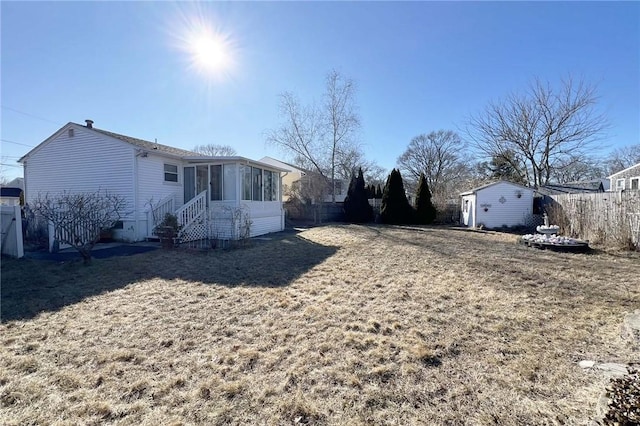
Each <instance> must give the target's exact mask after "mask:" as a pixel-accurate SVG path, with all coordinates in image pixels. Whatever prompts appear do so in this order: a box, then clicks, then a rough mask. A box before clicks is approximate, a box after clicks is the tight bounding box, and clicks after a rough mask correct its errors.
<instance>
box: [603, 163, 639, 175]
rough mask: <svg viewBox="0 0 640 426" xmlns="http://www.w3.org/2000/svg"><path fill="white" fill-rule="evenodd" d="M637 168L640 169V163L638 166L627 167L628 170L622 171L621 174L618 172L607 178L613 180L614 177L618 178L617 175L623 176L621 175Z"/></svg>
mask: <svg viewBox="0 0 640 426" xmlns="http://www.w3.org/2000/svg"><path fill="white" fill-rule="evenodd" d="M636 167H639V168H640V163H638V164H634V165H633V166H631V167H627V168H626V169H624V170H620V171H619V172H616V173H614V174H612V175H610V176H607V177H608V178H609V179H611V178H612V177H614V176H617V175H619V174H621V173H625V172H628V171H629V170H631V169H635V168H636Z"/></svg>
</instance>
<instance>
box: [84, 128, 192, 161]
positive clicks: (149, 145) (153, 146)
mask: <svg viewBox="0 0 640 426" xmlns="http://www.w3.org/2000/svg"><path fill="white" fill-rule="evenodd" d="M73 124H76V125H77V126H81V125H80V124H77V123H73ZM82 127H84V128H85V129H87V130H93V131H94V132H98V133H102V134H103V135H107V136H111V137H112V138H116V139H119V140H121V141H123V142H126V143H130V144H131V145H135V146H137V147H140V148H142V149H146V150H149V151H156V152H163V153H166V154H172V155H178V156H181V157H184V156H200V154H198V153H197V152H194V151H189V150H186V149H181V148H174V147H172V146H169V145H162V144H159V143H157V142H149V141H145V140H144V139H138V138H133V137H131V136H126V135H121V134H119V133H113V132H109V131H107V130H102V129H96V128H95V127H92V128H88V127H85V126H82Z"/></svg>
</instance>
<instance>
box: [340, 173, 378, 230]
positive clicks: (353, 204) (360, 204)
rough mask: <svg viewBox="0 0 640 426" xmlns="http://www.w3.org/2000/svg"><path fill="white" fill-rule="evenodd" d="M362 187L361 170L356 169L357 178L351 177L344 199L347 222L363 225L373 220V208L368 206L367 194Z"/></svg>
mask: <svg viewBox="0 0 640 426" xmlns="http://www.w3.org/2000/svg"><path fill="white" fill-rule="evenodd" d="M367 192H368V191H367V189H366V188H365V187H364V177H363V176H362V169H361V168H360V169H358V176H352V177H351V183H350V184H349V191H348V192H347V197H346V198H345V199H344V215H345V220H346V221H347V222H353V223H365V222H369V221H371V219H372V218H373V208H372V207H371V205H370V204H369V200H368V198H369V194H368V193H367Z"/></svg>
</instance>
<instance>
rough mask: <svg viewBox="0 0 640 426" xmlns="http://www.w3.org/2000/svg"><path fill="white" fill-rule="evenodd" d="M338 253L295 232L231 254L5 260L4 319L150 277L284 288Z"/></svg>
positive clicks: (0, 294)
mask: <svg viewBox="0 0 640 426" xmlns="http://www.w3.org/2000/svg"><path fill="white" fill-rule="evenodd" d="M336 251H337V248H336V247H330V246H324V245H320V244H316V243H313V242H311V241H308V240H306V239H304V238H301V237H299V236H297V235H295V234H293V233H283V235H278V234H275V236H274V238H273V239H272V240H270V241H260V242H255V243H253V244H252V245H251V246H249V247H244V248H239V249H235V250H228V251H220V250H218V251H207V252H198V251H189V250H183V249H178V250H156V251H154V252H150V253H142V254H138V255H135V256H127V257H114V258H110V259H103V260H100V259H94V260H93V263H92V265H90V266H83V265H82V263H81V262H79V261H76V262H68V263H62V264H60V263H51V262H47V261H42V260H33V259H25V260H10V259H8V260H3V262H2V286H1V288H0V319H1V320H2V321H3V322H4V321H12V320H21V319H29V318H33V317H34V316H36V315H38V314H40V313H42V312H54V311H58V310H60V309H63V308H64V307H65V306H69V305H72V304H75V303H79V302H82V300H84V299H86V298H89V297H92V296H96V295H99V294H101V293H104V292H109V291H114V290H118V289H121V288H124V287H126V286H127V285H129V284H132V283H136V282H139V281H145V280H151V279H163V280H183V281H191V282H199V283H203V284H207V285H222V286H245V287H246V286H249V287H251V286H256V287H257V286H260V287H283V286H287V285H289V284H290V283H291V282H292V281H294V280H295V279H297V278H298V277H299V276H300V275H302V274H304V273H305V272H307V271H308V270H310V269H311V268H313V267H314V266H316V265H318V264H320V263H322V262H324V261H325V260H326V259H327V258H329V257H331V256H332V255H333V254H335V253H336Z"/></svg>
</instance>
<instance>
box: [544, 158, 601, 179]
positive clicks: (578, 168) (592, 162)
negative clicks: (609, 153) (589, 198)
mask: <svg viewBox="0 0 640 426" xmlns="http://www.w3.org/2000/svg"><path fill="white" fill-rule="evenodd" d="M605 174H606V172H605V170H604V168H603V167H602V166H601V165H600V164H599V162H598V161H597V160H596V159H594V158H591V157H587V156H585V155H571V156H568V157H566V159H565V160H564V161H562V162H559V163H558V164H557V165H556V167H555V168H554V169H553V172H552V175H551V178H552V180H553V181H554V182H558V183H569V182H579V181H583V180H593V179H598V178H602V177H604V176H605Z"/></svg>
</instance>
